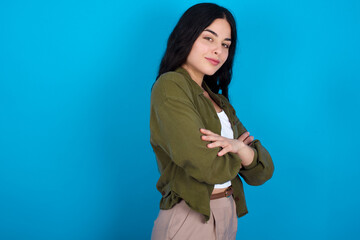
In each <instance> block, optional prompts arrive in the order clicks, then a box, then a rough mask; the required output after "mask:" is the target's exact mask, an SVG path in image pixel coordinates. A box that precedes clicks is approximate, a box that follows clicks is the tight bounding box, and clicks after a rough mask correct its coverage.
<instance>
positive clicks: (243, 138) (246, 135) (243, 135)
mask: <svg viewBox="0 0 360 240" xmlns="http://www.w3.org/2000/svg"><path fill="white" fill-rule="evenodd" d="M249 135H250V133H249V132H245V133H243V134H241V136H240V137H239V138H238V140H240V141H242V142H243V141H244V140H245V139H246V138H247V137H248V136H249Z"/></svg>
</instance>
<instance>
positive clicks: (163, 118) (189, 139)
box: [150, 81, 241, 184]
mask: <svg viewBox="0 0 360 240" xmlns="http://www.w3.org/2000/svg"><path fill="white" fill-rule="evenodd" d="M163 82H165V81H163ZM166 82H167V83H166V84H158V86H154V88H153V90H152V91H153V92H152V103H151V105H152V106H151V116H152V117H151V124H150V125H151V126H150V129H151V135H152V137H153V139H154V141H155V142H156V144H157V145H158V146H159V147H161V148H162V149H163V150H164V151H165V152H166V153H167V155H168V156H169V157H170V159H171V160H172V161H173V162H174V163H175V164H176V165H177V166H179V167H181V168H183V169H184V171H185V172H186V174H188V175H189V176H191V177H193V178H194V179H196V180H197V181H199V182H205V183H207V184H218V183H224V182H226V181H229V180H231V179H234V178H235V177H236V175H237V174H238V172H239V169H240V166H241V159H240V158H239V157H238V156H237V155H236V154H225V155H224V156H221V157H219V156H218V155H217V154H218V151H219V148H212V149H210V148H208V147H207V146H206V145H207V144H208V142H206V141H203V140H202V139H201V136H202V134H201V133H200V128H205V126H204V123H203V122H202V120H201V117H200V116H199V113H198V111H197V110H196V108H195V106H194V104H193V102H192V100H191V98H190V97H189V94H187V93H186V91H184V89H183V87H181V86H179V85H178V84H176V83H174V82H172V81H166ZM159 85H160V86H159ZM158 95H163V96H165V97H163V98H160V99H159V98H158V97H157V96H158Z"/></svg>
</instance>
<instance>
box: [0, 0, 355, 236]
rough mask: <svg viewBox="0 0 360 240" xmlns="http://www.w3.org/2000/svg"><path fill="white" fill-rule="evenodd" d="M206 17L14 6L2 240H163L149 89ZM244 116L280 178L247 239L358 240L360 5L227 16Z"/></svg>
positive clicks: (248, 10) (1, 109) (253, 0)
mask: <svg viewBox="0 0 360 240" xmlns="http://www.w3.org/2000/svg"><path fill="white" fill-rule="evenodd" d="M198 2H199V1H182V2H179V1H165V0H163V1H155V2H153V1H145V0H138V1H127V2H123V1H115V0H105V1H104V0H98V1H95V0H88V1H69V0H64V1H24V0H17V1H16V0H14V1H1V3H0V239H4V240H15V239H16V240H17V239H36V240H45V239H46V240H48V239H51V240H58V239H67V240H73V239H74V240H82V239H84V240H95V239H96V240H97V239H99V240H100V239H101V240H104V239H105V240H107V239H109V240H110V239H149V238H150V234H151V229H152V226H153V221H154V220H155V218H156V216H157V213H158V209H159V201H160V197H161V195H160V194H159V193H158V192H157V191H156V188H155V184H156V182H157V179H158V177H159V174H158V171H157V166H156V160H155V157H154V154H153V151H152V149H151V146H150V143H149V139H150V136H149V105H150V88H151V85H152V83H153V82H154V79H155V77H156V75H157V70H158V66H159V63H160V59H161V57H162V54H163V53H164V51H165V45H166V41H167V38H168V36H169V34H170V32H171V31H172V29H173V27H174V26H175V24H176V22H177V21H178V19H179V17H180V16H181V14H182V13H183V12H184V11H185V10H186V9H187V8H188V7H190V6H192V5H193V4H195V3H198ZM215 2H216V3H218V4H220V5H223V6H225V7H227V8H229V9H230V10H231V11H232V12H233V14H234V16H235V18H236V21H237V24H238V36H239V45H238V46H239V47H238V49H237V55H236V59H235V66H234V77H233V81H232V83H231V85H230V100H231V102H232V104H233V106H234V107H235V109H236V110H237V114H238V117H239V118H240V120H241V121H242V122H243V124H244V125H245V126H246V127H247V128H248V130H249V131H250V133H251V134H252V135H254V136H255V137H256V138H258V139H260V140H261V141H262V143H263V145H264V146H265V147H266V148H267V149H268V150H269V152H270V153H271V154H272V157H273V160H274V163H275V167H276V169H275V173H274V176H273V178H272V179H271V180H270V181H269V182H267V183H266V184H264V185H263V186H260V187H251V186H246V189H245V190H246V197H247V202H248V208H249V214H248V215H246V216H245V217H242V218H240V219H239V224H238V238H239V239H249V240H250V239H251V240H255V239H358V238H359V236H360V230H359V226H360V207H359V202H360V195H359V180H358V177H359V160H360V158H359V143H360V142H359V137H358V136H359V134H360V131H359V124H358V123H359V120H360V117H359V109H360V101H359V97H358V93H359V90H360V87H359V80H360V73H359V66H360V44H359V42H360V27H359V26H360V14H359V13H360V2H359V1H357V0H337V1H335V0H329V1H325V0H323V1H321V0H311V1H310V0H303V1H286V0H274V1H265V0H242V1H235V0H232V1H230V0H226V1H225V0H224V1H215Z"/></svg>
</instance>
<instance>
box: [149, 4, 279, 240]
mask: <svg viewBox="0 0 360 240" xmlns="http://www.w3.org/2000/svg"><path fill="white" fill-rule="evenodd" d="M236 37H237V35H236V26H235V20H234V18H233V16H232V15H231V13H230V12H229V11H228V10H227V9H225V8H223V7H220V6H218V5H216V4H210V3H202V4H197V5H194V6H192V7H191V8H189V9H188V10H187V11H186V12H185V13H184V14H183V16H182V17H181V18H180V20H179V22H178V23H177V25H176V26H175V28H174V30H173V32H172V33H171V35H170V37H169V39H168V44H167V49H166V52H165V55H164V57H163V59H162V61H161V64H160V70H159V75H158V77H157V80H156V81H155V83H154V85H153V88H152V93H151V116H150V132H151V139H150V141H151V145H152V147H153V150H154V152H155V155H156V159H157V164H158V168H159V171H160V174H161V175H160V178H159V180H158V183H157V186H156V187H157V189H158V190H159V191H160V193H161V194H162V198H161V201H160V212H159V215H158V217H157V219H156V221H155V223H154V227H153V232H152V239H235V238H236V231H237V217H240V216H243V215H244V214H246V213H247V208H246V204H245V198H244V191H243V185H242V182H241V179H240V177H239V176H241V177H242V178H243V179H244V180H245V181H246V182H247V183H248V184H250V185H260V184H263V183H264V182H266V181H267V180H268V179H270V178H271V176H272V174H273V171H274V166H273V163H272V160H271V157H270V155H269V153H268V152H267V151H266V149H265V148H264V147H263V146H262V145H261V143H260V141H259V140H254V137H253V136H250V134H249V132H247V131H246V129H245V128H244V126H243V125H242V123H241V122H240V121H239V119H238V118H237V116H236V114H235V110H234V108H233V107H232V106H231V105H230V103H229V101H228V85H229V83H230V80H231V73H232V65H233V59H234V54H235V47H236Z"/></svg>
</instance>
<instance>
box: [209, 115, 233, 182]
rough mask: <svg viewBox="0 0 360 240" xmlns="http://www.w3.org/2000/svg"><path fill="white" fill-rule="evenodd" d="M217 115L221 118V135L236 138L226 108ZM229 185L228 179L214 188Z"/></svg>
mask: <svg viewBox="0 0 360 240" xmlns="http://www.w3.org/2000/svg"><path fill="white" fill-rule="evenodd" d="M217 115H218V117H219V119H220V123H221V136H223V137H226V138H231V139H234V132H233V130H232V128H231V124H230V121H229V118H228V116H227V115H226V113H225V112H224V110H223V111H221V112H219V113H217ZM229 186H231V181H227V182H225V183H222V184H215V186H214V188H227V187H229Z"/></svg>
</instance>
